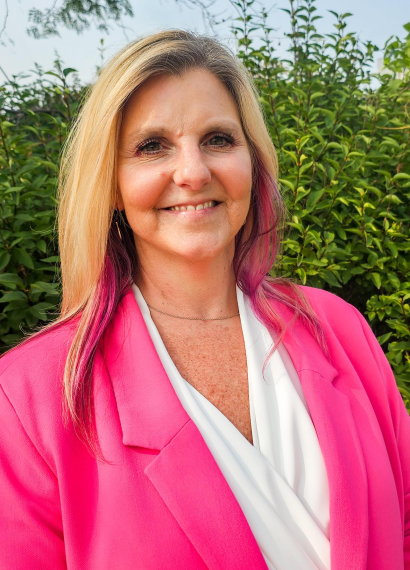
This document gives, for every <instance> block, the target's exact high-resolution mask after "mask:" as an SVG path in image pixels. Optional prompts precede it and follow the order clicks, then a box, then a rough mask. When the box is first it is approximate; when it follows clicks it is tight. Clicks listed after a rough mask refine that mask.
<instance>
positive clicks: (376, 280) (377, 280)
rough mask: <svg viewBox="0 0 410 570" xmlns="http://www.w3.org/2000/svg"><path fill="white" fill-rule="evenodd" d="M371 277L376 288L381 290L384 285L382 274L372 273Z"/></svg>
mask: <svg viewBox="0 0 410 570" xmlns="http://www.w3.org/2000/svg"><path fill="white" fill-rule="evenodd" d="M370 277H371V279H372V281H373V283H374V284H375V285H376V287H377V288H378V289H380V287H381V285H382V279H381V277H380V273H370Z"/></svg>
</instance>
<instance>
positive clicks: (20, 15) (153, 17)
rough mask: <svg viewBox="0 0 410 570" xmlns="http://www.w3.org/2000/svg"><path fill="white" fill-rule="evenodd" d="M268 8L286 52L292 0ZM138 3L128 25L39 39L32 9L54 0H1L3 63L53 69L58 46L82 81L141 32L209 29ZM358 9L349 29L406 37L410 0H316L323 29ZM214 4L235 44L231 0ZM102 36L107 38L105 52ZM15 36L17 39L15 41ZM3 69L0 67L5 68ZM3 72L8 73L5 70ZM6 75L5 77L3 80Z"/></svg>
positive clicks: (366, 35)
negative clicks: (30, 31) (32, 33)
mask: <svg viewBox="0 0 410 570" xmlns="http://www.w3.org/2000/svg"><path fill="white" fill-rule="evenodd" d="M57 1H58V0H57ZM260 1H261V4H263V5H264V6H265V7H266V8H267V9H268V10H269V24H270V25H271V27H272V28H274V32H273V33H272V35H273V37H275V38H277V39H276V42H277V44H278V49H279V50H280V51H281V52H284V50H285V46H286V39H285V38H284V33H285V32H286V31H288V26H289V18H288V16H287V14H285V13H284V12H282V11H281V10H280V8H287V7H288V5H289V3H288V0H277V1H274V0H260ZM130 2H131V5H132V6H133V9H134V14H135V15H134V18H133V19H130V18H126V19H124V21H123V23H124V26H125V28H126V30H125V31H124V30H122V29H120V28H119V27H116V26H115V25H113V29H112V31H111V33H110V34H109V35H106V34H103V33H102V32H100V31H98V30H96V29H89V30H87V31H86V32H84V33H83V34H81V35H77V34H76V33H75V32H72V31H68V30H65V29H61V37H53V38H50V39H42V40H35V39H33V38H31V37H29V36H28V35H27V33H26V29H27V27H28V26H29V21H28V11H29V9H30V8H32V7H33V6H34V5H35V6H36V7H37V8H39V9H46V8H50V6H51V5H52V4H53V0H0V29H1V28H2V27H3V24H4V21H5V17H6V7H7V6H8V18H7V22H6V27H5V30H4V32H3V34H2V36H1V44H0V66H1V68H2V69H3V70H4V72H5V73H6V74H7V75H8V76H9V77H11V76H12V75H15V74H18V73H24V74H27V73H30V70H31V69H33V68H34V63H35V62H36V63H38V64H40V65H41V66H42V67H43V69H44V70H50V69H52V66H53V61H54V59H55V57H56V52H57V53H58V54H59V56H60V57H61V58H62V60H63V62H64V64H65V66H66V67H73V68H75V69H77V70H78V72H79V76H80V78H81V80H82V81H84V82H89V81H92V80H93V78H94V76H95V71H96V68H97V66H98V65H100V64H101V62H102V61H106V60H107V58H109V57H110V56H111V55H113V54H114V53H115V52H116V51H118V50H119V49H120V48H121V47H122V46H123V45H124V44H125V43H127V41H130V40H132V39H134V38H136V37H138V36H141V35H146V34H149V33H153V32H156V31H159V30H162V29H166V28H183V29H188V30H195V31H197V32H207V33H210V30H209V28H208V29H207V27H206V25H205V23H204V20H203V18H202V15H201V12H200V10H199V9H198V8H196V9H192V8H189V7H187V6H186V5H183V4H178V3H177V2H176V1H175V0H130ZM341 4H342V10H343V12H350V13H352V14H353V16H352V17H350V18H349V28H348V30H349V31H355V32H357V33H358V34H359V37H360V39H361V40H363V41H366V40H370V41H372V42H373V43H375V44H376V45H378V46H379V47H382V46H383V44H384V42H385V41H386V40H387V39H388V38H389V37H390V36H392V35H398V36H399V37H402V38H403V37H404V36H405V34H406V32H405V30H404V29H403V25H404V24H406V23H407V22H410V0H343V2H341V1H340V0H316V2H315V5H316V7H317V12H316V13H317V14H319V15H321V16H323V19H322V20H318V21H317V27H318V30H319V31H320V32H322V33H330V32H332V31H333V28H332V24H333V23H334V17H333V16H331V14H329V12H328V10H334V11H335V12H340V11H341ZM214 10H215V11H216V12H217V13H218V14H220V15H221V16H222V17H224V18H228V21H227V22H226V23H225V24H222V25H220V26H218V27H217V28H216V35H217V36H218V37H219V38H220V39H221V40H222V41H224V42H225V43H226V44H227V45H229V46H230V47H231V48H232V49H235V42H234V40H233V37H232V34H231V32H230V23H231V22H232V18H233V17H235V11H234V9H233V7H232V5H231V4H230V2H229V0H217V1H216V2H215V4H214ZM101 39H104V46H103V52H102V51H101V47H102V46H101ZM12 42H13V43H12ZM0 74H1V72H0ZM3 77H4V76H3ZM2 80H3V78H0V82H2Z"/></svg>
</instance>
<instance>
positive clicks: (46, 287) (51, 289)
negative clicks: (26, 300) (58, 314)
mask: <svg viewBox="0 0 410 570" xmlns="http://www.w3.org/2000/svg"><path fill="white" fill-rule="evenodd" d="M57 287H58V285H52V284H51V283H47V282H45V281H36V283H33V284H32V285H31V288H32V289H33V290H34V291H36V290H37V291H42V292H44V293H47V294H48V295H58V294H59V292H58V290H57Z"/></svg>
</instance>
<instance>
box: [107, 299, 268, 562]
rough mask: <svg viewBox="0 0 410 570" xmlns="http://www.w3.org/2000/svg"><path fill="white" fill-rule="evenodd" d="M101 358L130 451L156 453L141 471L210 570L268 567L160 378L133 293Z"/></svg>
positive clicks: (231, 496)
mask: <svg viewBox="0 0 410 570" xmlns="http://www.w3.org/2000/svg"><path fill="white" fill-rule="evenodd" d="M104 354H105V362H106V365H107V369H108V372H109V375H110V378H111V382H112V386H113V390H114V393H115V398H116V402H117V408H118V414H119V418H120V423H121V428H122V432H123V443H124V444H125V445H128V446H138V447H145V448H149V449H154V450H158V451H159V454H158V455H156V456H153V461H152V462H151V463H150V464H149V465H148V466H147V467H146V468H145V471H144V472H145V475H146V476H147V477H148V478H149V480H150V481H151V483H152V484H153V486H154V487H155V489H156V490H157V492H158V493H159V494H160V495H161V497H162V499H163V500H164V502H165V504H166V505H167V507H168V508H169V510H170V511H171V513H172V514H173V516H174V517H175V520H176V521H177V522H178V524H179V525H180V526H181V528H182V529H183V531H184V532H185V534H186V535H187V537H188V538H189V540H190V541H191V542H192V544H193V545H194V547H195V548H196V550H197V552H198V553H199V555H200V556H201V557H202V559H203V560H204V563H205V564H206V566H207V567H208V568H209V569H210V570H226V569H227V568H229V569H232V570H233V569H235V570H248V569H249V568H252V569H253V570H266V569H267V565H266V562H265V560H264V558H263V555H262V553H261V551H260V549H259V546H258V544H257V542H256V540H255V537H254V535H253V533H252V531H251V529H250V527H249V524H248V522H247V520H246V518H245V515H244V514H243V512H242V509H241V508H240V506H239V504H238V502H237V500H236V498H235V496H234V494H233V493H232V490H231V488H230V487H229V485H228V483H227V481H226V479H225V477H224V476H223V474H222V472H221V471H220V469H219V467H218V465H217V463H216V461H215V459H214V457H213V455H212V454H211V452H210V450H209V448H208V446H207V445H206V443H205V441H204V439H203V437H202V435H201V433H200V432H199V430H198V428H197V427H196V425H195V424H194V422H192V420H191V419H190V417H189V416H188V414H187V413H186V412H185V410H184V408H183V406H182V404H181V403H180V401H179V398H178V397H177V395H176V394H175V391H174V389H173V387H172V384H171V382H170V380H169V378H168V376H167V375H166V372H165V370H164V368H163V366H162V363H161V361H160V359H159V357H158V354H157V352H156V349H155V347H154V345H153V343H152V340H151V337H150V335H149V333H148V330H147V328H146V326H145V322H144V319H143V317H142V315H141V311H140V309H139V307H138V304H137V302H136V300H135V298H134V295H133V292H132V290H130V291H128V293H127V294H126V295H125V297H124V298H123V300H122V301H121V303H120V306H119V308H118V309H117V312H116V315H115V317H114V320H113V323H112V325H111V327H110V331H108V334H107V335H106V336H105V339H104Z"/></svg>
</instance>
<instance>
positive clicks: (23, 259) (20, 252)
mask: <svg viewBox="0 0 410 570" xmlns="http://www.w3.org/2000/svg"><path fill="white" fill-rule="evenodd" d="M14 255H15V256H16V259H17V261H19V262H20V263H21V264H22V265H24V266H25V267H27V268H28V269H34V263H33V260H32V258H31V257H30V255H29V254H28V253H27V251H26V250H25V249H16V250H15V252H14Z"/></svg>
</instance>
